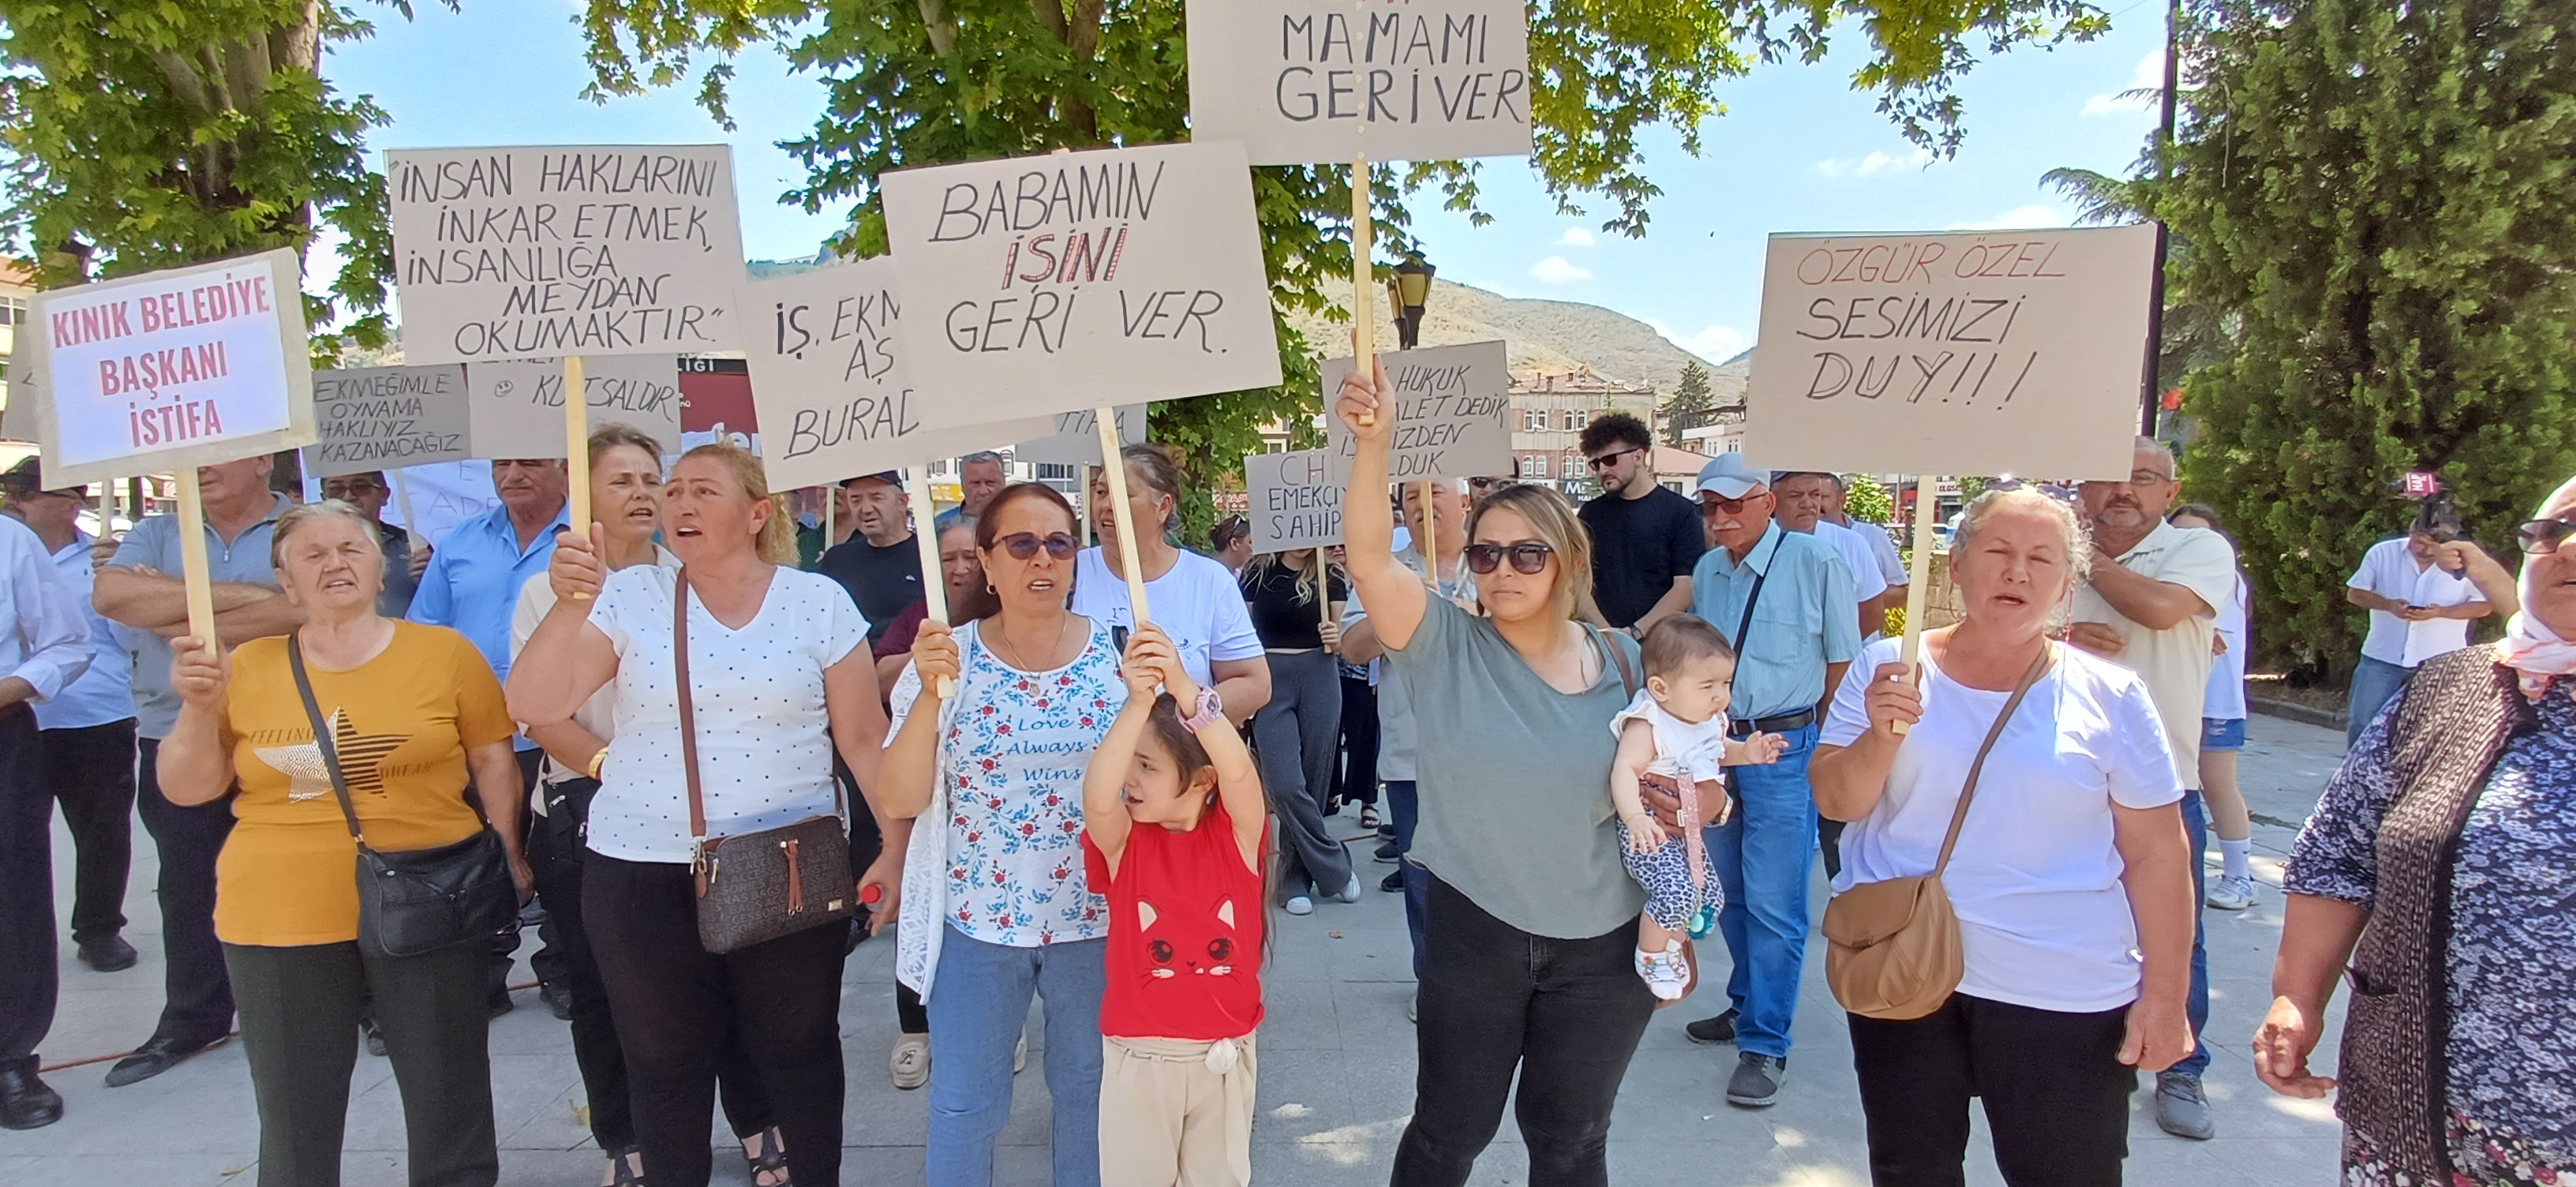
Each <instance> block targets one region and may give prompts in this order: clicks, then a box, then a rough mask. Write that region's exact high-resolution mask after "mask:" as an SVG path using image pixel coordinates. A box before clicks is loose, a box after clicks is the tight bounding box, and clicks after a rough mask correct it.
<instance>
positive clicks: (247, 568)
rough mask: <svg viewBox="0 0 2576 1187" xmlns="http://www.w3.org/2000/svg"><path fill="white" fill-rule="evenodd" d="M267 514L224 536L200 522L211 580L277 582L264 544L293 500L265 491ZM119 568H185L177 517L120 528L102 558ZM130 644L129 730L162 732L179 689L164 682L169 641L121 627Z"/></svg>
mask: <svg viewBox="0 0 2576 1187" xmlns="http://www.w3.org/2000/svg"><path fill="white" fill-rule="evenodd" d="M270 498H271V499H272V500H273V501H272V502H271V503H270V504H269V508H268V514H267V516H266V517H264V518H262V519H261V520H260V521H259V522H258V523H255V524H252V525H250V526H249V527H246V528H243V529H242V531H241V534H240V535H238V536H235V537H233V538H232V539H230V540H226V539H224V538H223V533H221V532H218V531H216V530H215V527H214V525H213V524H207V525H206V575H207V576H208V578H210V579H211V580H213V581H214V582H216V583H217V584H223V583H226V582H230V583H232V584H234V585H257V586H261V587H263V588H267V589H275V588H277V569H276V567H275V566H274V565H272V564H270V563H269V556H268V546H269V541H270V539H271V538H273V537H274V536H276V534H277V517H278V516H281V515H284V514H286V510H287V508H289V507H293V506H294V505H295V504H293V503H290V502H288V501H287V500H286V496H284V495H271V496H270ZM108 563H109V564H111V565H116V566H118V567H121V568H127V569H133V568H147V569H151V570H154V571H155V572H158V573H160V574H162V575H163V576H166V577H170V578H173V579H175V578H177V577H178V576H179V575H180V574H182V573H184V572H186V571H187V567H186V565H185V563H184V562H182V561H181V560H180V559H179V517H178V516H177V515H151V516H146V517H144V520H143V522H141V523H138V524H136V525H134V530H133V531H130V532H127V533H125V539H124V541H123V542H121V543H119V544H118V545H117V546H116V557H115V559H113V560H110V561H109V562H108ZM122 634H123V635H124V636H125V638H126V640H127V641H128V642H129V643H131V644H132V645H133V656H134V710H135V714H134V715H135V723H136V724H135V732H136V733H139V734H141V735H143V736H144V737H147V738H166V737H169V736H170V731H171V730H172V729H174V728H177V726H178V724H179V694H178V693H176V692H173V691H171V688H170V661H171V658H172V654H171V651H170V641H169V640H168V639H164V638H162V637H161V636H159V635H156V634H153V633H152V632H150V631H147V630H127V631H124V632H122Z"/></svg>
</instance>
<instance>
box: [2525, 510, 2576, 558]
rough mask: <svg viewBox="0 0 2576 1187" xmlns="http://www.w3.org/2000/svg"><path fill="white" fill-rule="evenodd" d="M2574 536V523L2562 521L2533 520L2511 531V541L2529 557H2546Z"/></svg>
mask: <svg viewBox="0 0 2576 1187" xmlns="http://www.w3.org/2000/svg"><path fill="white" fill-rule="evenodd" d="M2570 535H2576V523H2569V522H2568V521H2566V520H2563V519H2535V520H2531V521H2529V522H2527V523H2524V524H2522V525H2521V526H2519V527H2516V528H2515V529H2513V541H2514V543H2516V544H2519V545H2521V546H2522V551H2523V552H2524V554H2526V555H2529V556H2548V555H2550V554H2552V553H2555V552H2557V551H2558V546H2559V545H2560V544H2561V543H2564V542H2565V541H2566V539H2567V537H2568V536H2570Z"/></svg>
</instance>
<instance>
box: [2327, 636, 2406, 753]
mask: <svg viewBox="0 0 2576 1187" xmlns="http://www.w3.org/2000/svg"><path fill="white" fill-rule="evenodd" d="M2413 674H2414V673H2413V670H2412V669H2409V668H2401V667H2398V666H2397V665H2395V664H2392V663H2390V662H2388V661H2387V660H2384V659H2372V658H2370V657H2369V656H2367V655H2365V656H2363V657H2361V666H2360V667H2357V668H2354V669H2353V670H2352V694H2351V696H2350V697H2349V698H2348V699H2346V700H2345V701H2344V707H2343V713H2344V726H2343V744H2344V748H2345V749H2347V750H2349V749H2351V748H2352V747H2355V746H2358V745H2360V744H2361V731H2363V730H2365V729H2368V728H2370V721H2371V719H2372V718H2374V717H2377V716H2379V711H2380V710H2381V709H2384V708H2386V707H2388V702H2389V700H2390V698H2393V697H2395V696H2396V695H2397V690H2399V689H2401V688H2404V687H2406V678H2407V677H2408V676H2410V675H2413Z"/></svg>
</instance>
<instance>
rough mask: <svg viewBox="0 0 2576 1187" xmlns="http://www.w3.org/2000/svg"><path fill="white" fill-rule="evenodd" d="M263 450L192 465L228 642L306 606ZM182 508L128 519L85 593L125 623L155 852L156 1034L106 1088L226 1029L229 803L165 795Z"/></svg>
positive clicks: (143, 810) (173, 707)
mask: <svg viewBox="0 0 2576 1187" xmlns="http://www.w3.org/2000/svg"><path fill="white" fill-rule="evenodd" d="M272 463H273V459H272V458H270V457H269V456H268V455H266V454H262V455H260V456H258V457H254V458H244V459H242V460H240V461H237V462H224V463H222V464H220V465H213V466H199V467H197V487H198V490H199V491H200V492H202V495H203V499H204V502H205V508H206V571H207V576H208V577H209V578H210V579H211V580H212V581H213V583H214V602H215V633H216V635H217V636H219V637H220V639H221V642H222V643H223V645H224V646H225V647H238V646H240V645H241V644H243V643H245V642H247V641H249V640H252V639H258V638H265V637H267V636H269V635H283V634H285V633H287V632H288V631H291V630H294V629H295V628H296V627H298V626H301V625H303V623H304V612H303V611H301V610H298V609H296V608H295V607H294V606H293V605H291V604H289V603H288V602H287V600H286V595H284V594H281V593H279V592H277V570H276V568H275V567H274V566H273V565H272V564H271V563H270V558H269V540H270V537H271V536H272V535H274V534H275V531H276V528H277V517H278V516H280V515H284V514H286V509H287V508H289V507H292V506H294V504H292V503H289V502H287V501H286V496H284V495H281V494H278V493H277V492H275V491H273V490H270V489H269V487H268V477H269V471H270V469H271V466H272ZM179 545H180V538H179V517H178V516H176V515H154V516H150V517H148V518H146V519H145V520H144V521H143V522H141V523H138V524H136V525H134V530H133V531H130V532H127V533H126V534H125V540H124V542H123V543H121V544H119V545H117V548H116V556H115V557H114V558H113V559H111V560H109V561H108V562H107V567H106V568H103V569H100V570H99V571H98V580H97V583H96V584H95V585H94V586H93V587H92V589H91V594H90V600H91V602H92V603H93V604H95V605H96V606H97V608H98V612H99V613H100V614H103V615H106V616H107V617H108V618H110V619H113V620H115V621H117V622H119V623H122V624H124V625H125V626H128V627H132V628H134V629H133V630H131V631H128V632H126V634H125V638H126V640H127V642H129V643H131V644H132V645H133V649H134V709H135V733H136V734H138V735H139V736H140V738H139V741H138V742H137V750H138V754H139V757H140V759H141V761H140V763H139V765H138V766H137V768H136V772H135V794H134V802H135V808H136V810H137V811H138V812H139V813H140V814H141V816H142V817H143V830H144V831H145V832H148V833H150V834H152V844H153V847H154V848H155V849H156V850H157V851H159V853H160V856H161V881H160V884H159V886H158V887H156V893H157V894H158V896H159V898H160V902H161V954H162V960H163V964H164V970H163V980H164V992H165V994H166V999H165V1001H164V1002H163V1004H162V1007H161V1019H160V1021H159V1022H158V1023H157V1024H155V1025H154V1027H153V1029H152V1037H151V1038H150V1039H149V1040H147V1041H145V1042H144V1043H143V1044H142V1045H141V1046H138V1047H136V1048H135V1049H134V1053H133V1054H131V1055H128V1056H126V1057H125V1058H124V1059H121V1060H118V1061H117V1063H116V1066H114V1067H112V1068H110V1069H108V1073H107V1085H108V1087H110V1088H117V1087H122V1086H124V1085H127V1084H132V1083H135V1082H137V1081H141V1080H149V1079H151V1078H152V1077H154V1076H157V1075H160V1074H161V1073H163V1072H166V1071H168V1070H170V1069H171V1067H173V1066H175V1065H176V1064H177V1063H178V1062H179V1061H180V1060H183V1059H186V1058H188V1057H189V1056H191V1055H194V1054H196V1053H197V1052H199V1051H202V1050H204V1049H206V1048H207V1047H209V1046H212V1045H214V1044H216V1043H219V1042H222V1041H223V1039H224V1037H225V1036H226V1035H227V1034H230V1033H231V1031H232V1028H233V986H232V979H231V977H230V976H229V975H227V974H226V972H225V970H224V950H223V946H222V945H221V944H219V943H217V942H216V940H215V857H216V855H218V854H220V853H222V852H223V849H224V838H226V837H228V836H230V835H232V831H233V809H232V805H231V804H229V803H226V802H225V801H223V800H216V801H215V802H213V803H210V804H196V805H191V806H186V807H182V806H180V805H178V804H174V803H171V802H170V801H169V799H168V798H167V797H165V796H163V795H162V794H161V779H160V775H159V767H160V755H161V739H163V738H166V737H169V736H170V731H171V730H172V729H174V728H176V727H177V725H178V722H179V694H178V693H177V692H175V691H173V690H172V689H171V687H170V660H171V655H170V640H172V639H175V638H178V637H179V636H182V635H185V634H187V633H188V587H187V583H186V582H185V581H184V580H182V579H181V577H180V574H181V573H182V572H184V571H185V570H184V566H183V565H182V563H181V561H180V559H179Z"/></svg>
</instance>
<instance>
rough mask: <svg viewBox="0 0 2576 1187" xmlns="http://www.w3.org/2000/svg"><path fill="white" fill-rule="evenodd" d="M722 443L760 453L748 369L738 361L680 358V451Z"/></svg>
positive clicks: (698, 357) (746, 365)
mask: <svg viewBox="0 0 2576 1187" xmlns="http://www.w3.org/2000/svg"><path fill="white" fill-rule="evenodd" d="M717 441H722V442H724V443H726V444H729V445H733V446H736V447H739V448H742V449H748V450H750V451H751V452H753V453H759V452H760V418H759V417H758V416H756V415H754V414H753V412H752V408H751V368H750V365H749V364H747V363H745V362H744V361H743V360H741V359H720V358H709V357H707V356H704V355H681V356H680V448H681V449H682V450H683V451H686V450H691V449H696V448H697V447H699V446H701V445H706V444H710V443H713V442H717Z"/></svg>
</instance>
